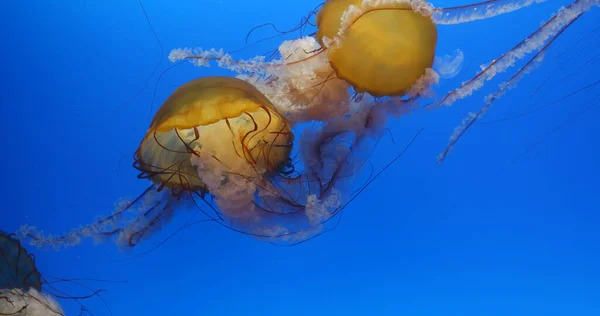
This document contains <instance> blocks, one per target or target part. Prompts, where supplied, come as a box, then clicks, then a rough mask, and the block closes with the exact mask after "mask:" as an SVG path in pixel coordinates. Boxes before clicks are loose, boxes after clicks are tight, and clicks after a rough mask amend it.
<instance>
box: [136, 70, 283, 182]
mask: <svg viewBox="0 0 600 316" xmlns="http://www.w3.org/2000/svg"><path fill="white" fill-rule="evenodd" d="M292 141H293V135H292V133H291V131H290V126H289V125H288V124H287V122H286V121H285V120H284V119H283V118H282V117H281V115H279V114H278V113H277V112H275V111H274V109H273V105H272V104H271V102H270V101H269V100H268V99H267V98H266V97H265V96H264V95H263V94H262V93H261V92H260V91H258V90H257V89H256V88H255V87H254V86H252V85H251V84H249V83H247V82H245V81H243V80H240V79H236V78H231V77H205V78H200V79H196V80H193V81H191V82H188V83H186V84H184V85H183V86H181V87H180V88H178V89H177V90H175V91H174V92H173V93H172V94H171V96H169V98H168V99H167V100H166V101H165V102H164V104H163V105H162V106H161V108H160V109H159V110H158V112H157V113H156V115H155V116H154V118H153V120H152V123H151V124H150V128H149V130H148V132H147V133H146V136H145V137H144V139H143V140H142V142H141V144H140V146H139V148H138V150H137V151H136V153H135V158H136V162H135V167H136V168H137V169H138V170H140V171H141V172H142V174H143V175H145V176H147V177H149V178H150V179H151V180H152V181H153V182H155V183H158V184H161V185H163V186H165V187H168V188H177V189H184V190H204V191H206V189H207V188H206V184H205V183H204V182H203V181H202V179H200V178H199V177H198V174H197V172H196V167H194V166H192V164H191V159H190V158H191V156H192V155H198V156H205V155H209V156H214V162H213V165H212V166H210V167H208V166H207V168H212V169H219V168H233V167H234V166H236V165H237V164H239V163H240V162H242V163H244V164H249V165H252V166H253V167H254V168H256V169H257V170H259V169H260V170H263V171H264V172H268V173H271V172H274V171H276V170H277V169H278V168H280V167H281V165H282V164H285V163H286V162H287V161H288V160H289V154H290V150H291V145H290V143H291V142H292Z"/></svg>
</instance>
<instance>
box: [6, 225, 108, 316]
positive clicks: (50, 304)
mask: <svg viewBox="0 0 600 316" xmlns="http://www.w3.org/2000/svg"><path fill="white" fill-rule="evenodd" d="M50 278H51V281H48V280H47V279H46V278H45V277H43V276H42V274H41V273H40V271H39V270H38V268H37V267H36V264H35V257H34V256H33V254H31V253H29V252H27V250H26V249H25V248H24V247H23V245H22V244H21V242H20V241H19V239H17V238H16V235H14V234H7V233H5V232H2V231H0V315H15V316H19V315H40V316H63V315H65V312H64V310H63V308H62V307H61V305H60V304H59V303H58V301H57V298H59V299H69V300H74V301H79V300H82V299H86V298H89V297H92V296H95V295H97V294H98V293H99V292H100V291H96V292H95V293H94V294H92V295H87V296H81V297H75V296H71V295H68V294H67V293H65V291H63V290H61V289H59V288H58V287H57V286H56V285H55V284H53V283H56V282H69V280H66V279H60V278H55V277H50ZM79 304H80V308H81V309H80V311H81V313H80V315H82V314H83V313H84V312H86V311H88V310H87V308H86V307H85V306H84V305H83V304H81V303H79Z"/></svg>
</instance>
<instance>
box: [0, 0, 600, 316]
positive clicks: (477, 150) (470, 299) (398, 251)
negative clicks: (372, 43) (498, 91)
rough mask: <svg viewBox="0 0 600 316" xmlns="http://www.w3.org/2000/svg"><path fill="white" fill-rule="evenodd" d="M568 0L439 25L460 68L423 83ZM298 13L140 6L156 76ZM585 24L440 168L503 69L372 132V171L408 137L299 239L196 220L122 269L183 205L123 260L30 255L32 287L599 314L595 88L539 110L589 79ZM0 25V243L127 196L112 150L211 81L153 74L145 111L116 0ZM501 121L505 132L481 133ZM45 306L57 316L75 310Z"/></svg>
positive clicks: (136, 61)
mask: <svg viewBox="0 0 600 316" xmlns="http://www.w3.org/2000/svg"><path fill="white" fill-rule="evenodd" d="M465 2H469V1H450V0H446V1H436V2H435V3H434V4H435V5H436V6H449V5H458V4H464V3H465ZM568 3H569V1H558V0H551V1H547V2H546V3H544V4H537V5H534V6H532V7H529V8H527V9H523V10H521V11H519V12H515V13H511V14H507V15H504V16H499V17H496V18H493V19H489V20H483V21H478V22H473V23H468V24H463V25H455V26H439V28H438V30H439V46H438V52H437V55H440V56H441V55H444V54H448V53H451V52H452V51H454V49H456V48H460V49H461V50H462V51H463V52H464V53H465V63H464V67H463V71H462V72H461V73H460V74H459V75H458V76H457V77H456V78H453V79H447V80H442V81H441V83H440V86H438V87H437V89H436V90H437V91H438V92H439V93H440V95H441V94H443V92H444V91H447V90H448V89H451V88H453V87H457V86H458V85H459V84H460V83H461V82H463V81H465V80H467V79H469V78H471V77H472V76H473V75H474V74H475V73H476V71H477V70H478V69H479V68H478V67H479V65H481V64H484V63H487V62H489V61H491V60H492V59H494V58H496V57H498V56H500V54H502V53H504V52H506V51H507V50H509V49H510V48H511V47H513V46H514V45H516V44H517V43H518V42H519V41H521V40H522V39H523V38H524V37H525V36H527V35H528V34H529V33H531V32H533V31H534V30H535V29H536V28H537V27H539V26H540V25H541V23H542V22H543V21H545V20H546V19H547V18H549V17H550V16H551V14H552V13H554V12H556V11H557V10H558V8H559V7H560V6H561V5H566V4H568ZM317 4H318V1H312V0H310V1H309V0H307V1H269V0H261V1H239V2H234V1H208V0H194V1H191V0H176V1H175V0H174V1H159V0H145V1H144V5H145V7H146V10H147V13H148V16H149V18H150V21H151V23H152V26H153V27H154V29H155V31H156V33H157V36H158V37H159V39H160V42H161V44H162V45H163V46H164V52H163V56H164V60H163V63H162V64H161V66H160V71H162V70H164V69H166V68H167V67H168V66H170V62H169V61H168V60H166V56H167V55H168V53H169V51H170V50H171V49H173V48H179V47H185V46H187V47H203V48H207V49H208V48H212V47H215V48H224V49H226V50H232V49H235V48H239V47H241V46H243V42H244V38H245V36H246V33H247V32H248V30H250V29H251V28H252V27H254V26H256V25H259V24H262V23H265V22H272V23H275V24H276V25H277V26H279V27H281V28H289V27H292V26H294V25H295V24H296V23H297V22H299V21H300V18H301V17H302V16H304V15H306V14H307V13H308V12H309V11H310V10H311V9H313V8H314V7H315V6H316V5H317ZM599 20H600V9H598V8H594V9H592V11H590V12H589V13H588V14H586V15H584V17H583V18H581V19H580V20H579V21H577V22H576V23H575V24H574V25H573V26H572V27H571V28H570V29H568V30H567V32H565V33H564V34H563V36H562V37H561V38H560V39H559V40H558V41H557V42H556V44H555V45H554V46H553V47H552V49H551V50H550V51H549V53H548V56H547V57H546V60H545V62H544V64H543V65H542V66H541V67H540V68H539V69H537V70H536V72H534V73H533V74H530V75H529V76H528V77H526V78H525V79H524V80H523V81H522V82H521V83H520V85H519V87H518V88H516V89H513V90H511V91H510V92H509V93H508V94H507V95H506V96H505V97H504V98H502V99H500V100H499V101H498V102H497V103H496V104H495V105H494V106H493V107H492V108H491V109H490V111H489V112H488V114H487V115H486V116H485V117H484V119H483V121H484V122H482V123H480V124H477V125H476V126H474V127H473V128H472V129H471V130H470V131H469V132H468V134H467V135H466V136H465V137H464V138H463V139H461V141H460V142H459V143H458V144H457V146H456V147H455V149H454V151H453V152H452V153H451V155H449V156H448V159H447V160H446V162H445V163H444V164H442V165H436V160H435V159H436V155H437V154H438V153H439V152H440V151H442V149H443V148H444V147H445V146H446V144H447V140H448V137H449V136H450V135H451V134H452V131H453V129H454V127H455V126H457V125H459V123H460V121H461V120H462V118H463V117H465V115H466V114H467V113H468V112H469V111H476V110H478V109H479V108H480V107H481V106H482V105H483V97H484V96H485V95H486V94H487V93H489V92H492V91H493V90H494V89H495V88H496V87H497V85H498V84H499V83H500V82H502V81H503V80H502V79H504V80H506V79H507V78H509V76H508V75H503V76H501V77H499V80H496V81H494V82H491V83H489V84H488V85H487V86H486V88H484V89H483V90H482V92H481V93H477V94H475V95H473V96H472V97H470V98H467V99H465V100H463V101H460V102H457V103H456V104H454V105H453V106H452V107H449V108H442V109H438V110H435V111H420V112H417V113H414V114H411V115H409V116H404V117H402V118H399V119H395V120H393V121H392V122H390V124H389V127H390V129H391V131H392V132H393V135H394V140H395V144H394V143H392V142H391V141H390V139H389V138H387V139H386V141H385V144H384V145H385V146H383V147H380V149H379V151H378V152H379V155H377V156H376V157H375V158H374V163H375V164H376V165H378V166H381V165H382V164H383V163H385V162H386V161H388V160H389V159H390V158H391V157H392V156H393V155H394V154H396V153H397V152H399V151H400V150H401V149H402V147H403V146H405V144H406V143H407V142H408V140H409V139H410V138H412V136H413V135H414V133H415V132H416V131H417V130H418V129H420V128H425V129H424V131H423V133H422V134H421V135H420V136H419V138H418V139H417V142H416V143H415V144H414V145H413V146H412V147H411V149H410V150H409V151H408V152H407V154H406V155H404V157H403V158H402V159H401V160H399V161H398V162H397V163H396V164H394V165H393V166H392V167H391V168H390V169H388V170H387V171H386V172H385V173H384V174H383V175H382V177H381V178H379V179H378V180H377V181H376V182H375V183H373V184H372V185H371V186H370V187H369V188H368V189H367V190H366V191H365V192H364V193H363V194H362V195H361V196H360V197H359V198H358V199H356V200H355V201H354V202H353V203H352V204H351V205H350V206H349V207H348V208H347V209H346V213H345V215H344V218H343V220H342V222H341V224H340V226H339V227H338V228H337V229H336V230H334V231H333V232H331V233H328V234H326V235H324V236H322V237H320V238H317V239H315V240H312V241H310V242H308V243H304V244H302V245H299V246H296V247H288V248H286V247H277V246H273V245H269V244H266V243H263V242H260V241H257V240H254V239H252V238H250V237H247V236H242V235H239V234H236V233H233V232H230V231H227V230H225V229H223V228H222V227H220V226H218V225H214V224H201V225H196V226H194V227H192V228H189V229H186V230H184V231H183V232H181V233H179V234H177V235H176V236H175V237H173V238H172V239H171V240H169V242H168V243H167V244H165V245H164V246H162V247H160V248H159V249H157V250H155V251H153V252H151V253H150V254H148V255H146V256H144V257H143V258H141V259H139V260H136V261H135V262H133V263H130V262H129V261H130V260H129V259H132V258H133V255H136V254H138V253H140V252H142V251H144V250H148V249H150V248H151V247H152V246H153V245H155V244H156V243H158V242H160V241H161V240H162V239H164V238H165V237H166V236H167V235H168V234H169V233H172V232H174V231H175V230H176V229H177V228H178V227H180V226H181V224H182V223H183V222H184V221H185V220H186V219H187V218H188V216H189V214H186V213H185V212H183V213H182V214H181V215H180V216H179V217H178V218H177V219H176V220H175V221H174V222H173V223H172V224H171V225H169V226H168V227H167V229H166V231H165V232H164V233H163V234H160V235H159V236H157V237H156V238H153V239H152V240H150V241H148V242H147V243H146V244H145V245H144V244H143V245H142V247H141V248H140V249H139V250H136V252H134V253H133V254H128V253H122V252H119V251H118V249H117V248H116V247H115V245H114V244H113V243H110V242H109V243H106V244H101V245H94V244H93V243H92V242H90V241H86V242H84V243H82V244H81V245H80V246H78V247H75V248H69V249H66V250H61V251H58V252H54V251H52V250H38V249H35V248H31V247H30V249H31V250H32V251H33V252H34V253H35V254H36V255H37V262H38V267H39V269H40V270H41V271H42V272H43V273H44V274H46V275H52V276H60V277H64V278H82V277H86V278H96V279H103V280H111V281H127V283H106V282H95V281H89V280H88V281H84V282H83V283H85V284H86V285H88V286H89V287H91V288H93V289H107V290H108V291H107V292H105V293H103V294H102V297H103V299H104V300H105V302H106V304H107V305H108V306H109V307H110V309H109V308H108V307H107V305H105V304H104V303H103V302H102V301H100V300H99V299H96V298H94V299H90V300H86V301H84V303H85V305H86V306H87V307H88V308H89V309H90V310H92V311H93V312H94V314H95V315H108V314H110V312H111V311H112V314H113V315H184V314H185V315H281V314H285V315H290V316H291V315H307V314H310V315H415V316H417V315H436V316H437V315H473V316H475V315H477V316H481V315H502V316H505V315H579V316H583V315H600V270H599V269H598V267H599V266H600V236H599V230H598V223H600V215H599V211H600V206H599V204H600V192H599V191H600V184H599V183H598V179H599V178H600V167H599V164H598V161H599V158H600V149H599V146H598V136H600V124H598V121H600V111H599V109H598V108H599V107H598V106H597V104H598V102H600V100H599V99H598V98H599V97H600V87H599V86H595V87H592V88H590V89H587V90H585V91H584V92H581V93H579V94H576V95H574V96H571V97H568V98H565V99H564V100H561V101H558V102H554V101H555V100H559V99H561V98H563V97H564V96H565V95H568V94H569V93H571V92H573V91H576V90H577V89H580V88H582V87H584V86H586V85H588V84H590V83H592V82H594V81H596V80H598V79H600V77H599V75H598V73H599V72H600V59H599V58H598V56H599V55H598V54H599V53H600V41H599V40H598V39H599V38H600V31H599V30H598V24H599V23H598V21H599ZM0 21H2V22H1V23H2V27H1V28H0V32H1V36H2V37H1V38H2V39H1V41H2V46H1V49H0V54H1V57H2V58H1V59H2V78H3V80H2V81H3V83H2V85H0V104H1V106H0V110H1V112H0V115H1V116H0V117H1V118H2V121H1V122H2V124H0V135H2V137H1V138H0V146H1V148H2V154H1V156H0V159H1V165H2V166H3V168H2V175H3V181H2V194H1V195H0V197H1V199H2V200H1V208H0V212H1V216H0V229H3V230H6V231H9V232H12V231H16V230H17V229H18V227H19V225H21V224H30V225H36V226H38V227H40V228H42V229H44V230H45V231H46V232H48V233H57V234H58V233H64V232H67V231H69V230H70V229H71V228H73V227H76V226H77V225H81V224H88V223H90V222H92V221H93V220H94V219H95V218H96V217H97V216H101V215H106V214H108V213H109V212H111V211H112V210H113V209H114V203H115V202H117V201H118V200H119V199H120V198H122V197H127V198H132V197H135V196H136V194H138V193H140V192H141V191H142V190H143V189H144V188H145V187H146V186H147V185H148V183H147V182H145V181H142V180H137V179H136V174H137V173H136V171H135V170H134V169H133V168H131V167H130V165H131V161H132V153H133V151H134V150H135V148H136V147H137V145H138V143H139V141H140V140H141V137H142V136H143V134H144V133H145V131H146V128H147V126H148V124H149V120H150V118H151V115H152V111H153V109H154V110H155V109H156V108H157V107H158V106H159V105H160V103H161V101H162V100H164V99H165V98H166V96H168V94H169V93H170V92H171V91H173V90H174V89H175V87H176V86H177V85H179V84H181V83H183V82H185V81H187V80H190V79H192V78H195V77H199V76H206V75H214V74H226V72H224V71H221V70H218V69H217V68H216V67H214V66H213V67H212V68H195V67H193V66H191V65H184V66H180V67H177V68H176V69H174V70H172V71H170V72H168V73H167V74H166V75H165V76H164V77H163V78H162V79H161V81H160V83H159V84H158V86H157V89H156V101H155V104H154V107H153V108H151V102H152V96H153V93H154V87H155V84H156V77H153V78H152V80H150V81H149V83H148V84H147V85H146V84H145V82H146V80H147V78H148V76H149V75H150V74H151V72H152V69H153V68H154V66H155V65H156V63H157V62H158V61H159V59H160V56H161V51H160V48H159V46H158V44H157V42H156V41H155V39H154V37H153V35H152V31H151V30H150V28H149V26H148V24H147V22H146V20H145V18H144V15H143V12H142V10H141V8H140V6H139V4H138V3H137V1H134V0H119V1H114V0H107V1H85V0H78V1H74V0H64V1H40V0H31V1H27V2H23V1H15V0H4V1H2V2H1V3H0ZM266 35H272V33H270V32H269V31H268V30H261V31H260V32H259V33H257V34H256V38H260V37H261V36H266ZM297 35H298V34H297V33H295V34H292V35H290V36H288V38H291V37H294V36H297ZM278 42H279V41H278V40H275V41H271V42H269V43H268V44H267V45H266V46H263V47H266V48H275V47H276V46H277V45H278ZM266 50H267V49H259V48H251V49H249V50H247V51H244V52H242V53H239V54H237V55H236V56H235V57H238V58H246V57H251V56H253V55H255V54H261V53H263V52H265V51H266ZM518 65H522V63H520V64H518ZM514 69H515V68H513V70H514ZM544 82H546V83H545V84H544V85H543V86H542V88H540V89H539V90H538V87H540V85H542V83H544ZM142 87H146V88H145V90H144V91H143V92H142V93H141V94H140V96H139V97H138V98H137V99H135V100H134V101H133V102H131V103H129V104H126V105H123V104H124V103H126V102H127V101H128V100H129V99H131V97H132V96H134V95H135V94H136V92H137V91H139V90H140V89H141V88H142ZM536 91H537V93H536ZM552 102H554V103H552ZM546 104H550V105H549V106H547V107H545V108H543V109H541V110H539V111H535V112H534V113H532V114H530V115H525V116H522V117H519V118H515V116H516V115H519V113H521V112H522V111H523V110H524V109H528V110H532V109H535V108H538V107H540V106H544V105H546ZM594 106H595V107H594ZM580 113H582V114H580ZM503 118H511V119H509V120H506V121H502V122H490V121H493V120H498V119H503ZM485 121H487V123H486V122H485ZM565 121H566V122H567V124H564V125H563V123H564V122H565ZM554 130H556V131H555V132H553V131H554ZM63 286H64V285H63ZM63 288H65V289H66V290H68V291H70V293H72V294H74V295H83V294H86V293H88V292H89V291H87V290H85V289H80V288H77V287H72V286H65V287H63ZM62 304H63V306H64V307H65V308H66V309H67V312H68V314H73V315H77V313H78V311H79V307H78V305H77V304H75V303H74V302H69V301H62Z"/></svg>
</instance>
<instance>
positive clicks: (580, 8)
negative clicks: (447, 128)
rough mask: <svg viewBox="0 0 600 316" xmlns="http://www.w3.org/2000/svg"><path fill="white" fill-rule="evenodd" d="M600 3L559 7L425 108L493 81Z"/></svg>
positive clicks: (581, 0) (583, 0) (579, 0)
mask: <svg viewBox="0 0 600 316" xmlns="http://www.w3.org/2000/svg"><path fill="white" fill-rule="evenodd" d="M598 4H599V2H598V0H576V1H574V2H573V3H572V4H570V5H569V6H568V7H567V8H565V9H561V10H560V11H559V12H558V13H556V14H554V15H553V16H552V17H551V18H550V19H549V20H548V21H547V22H546V23H544V24H543V25H542V26H541V27H540V28H538V29H537V30H535V31H534V32H533V33H531V34H530V35H529V36H527V37H526V38H525V39H524V40H522V41H521V42H519V43H518V44H517V45H516V46H515V47H513V48H512V49H511V50H509V51H508V52H506V53H504V54H502V55H501V56H500V57H498V58H497V59H495V60H493V61H492V62H491V63H490V64H489V65H487V66H486V67H484V68H483V70H482V71H481V72H479V73H478V74H477V75H476V76H474V77H473V78H471V79H470V80H468V81H467V82H465V83H463V84H462V85H461V86H460V87H459V88H457V89H455V90H453V91H451V92H450V93H448V94H446V95H445V96H444V97H443V98H442V99H441V100H440V101H439V102H436V103H434V104H433V105H428V106H427V107H433V108H437V107H439V106H442V105H446V106H448V105H452V104H453V103H454V102H456V101H457V100H460V99H463V98H465V97H467V96H469V95H471V94H473V92H475V91H477V90H479V89H480V88H481V87H483V85H484V84H485V83H486V82H487V81H489V80H492V79H493V78H494V77H495V76H496V75H497V74H499V73H503V72H505V71H506V70H507V69H508V68H510V67H512V66H513V65H514V64H515V63H516V62H517V61H518V60H521V59H523V58H524V57H525V56H527V55H528V54H530V53H532V52H534V51H537V50H539V49H541V48H542V47H543V46H544V45H545V44H546V43H547V42H548V41H549V40H552V39H553V38H555V37H556V35H557V34H558V33H559V32H560V31H561V30H562V29H563V27H564V26H565V25H567V24H569V23H571V22H572V21H573V20H574V19H576V18H577V17H579V16H580V14H582V13H585V12H586V11H587V10H589V9H590V8H591V7H593V6H597V5H598Z"/></svg>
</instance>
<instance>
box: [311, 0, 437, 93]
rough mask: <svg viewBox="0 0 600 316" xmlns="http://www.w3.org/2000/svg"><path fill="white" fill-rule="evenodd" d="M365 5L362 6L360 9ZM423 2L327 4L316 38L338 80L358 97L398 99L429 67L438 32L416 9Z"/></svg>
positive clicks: (336, 0) (345, 0) (340, 0)
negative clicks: (352, 88) (324, 50)
mask: <svg viewBox="0 0 600 316" xmlns="http://www.w3.org/2000/svg"><path fill="white" fill-rule="evenodd" d="M363 2H365V4H366V5H363ZM422 4H425V2H424V1H421V0H416V1H387V2H385V1H384V3H383V4H380V5H375V3H372V4H371V5H369V3H368V2H366V1H363V0H327V1H326V2H325V4H324V5H323V7H322V8H321V10H320V11H319V13H318V14H317V20H316V22H317V23H316V24H317V33H316V38H317V41H319V43H321V45H322V46H323V47H328V57H329V62H330V64H331V66H332V67H333V69H335V72H336V74H337V76H338V77H339V78H341V79H344V80H346V81H347V82H348V83H350V84H351V85H352V86H353V87H354V89H355V90H356V91H357V92H368V93H369V94H371V95H373V96H377V97H383V96H402V95H404V94H405V93H406V92H407V91H408V90H409V89H410V88H411V87H412V86H413V85H414V84H415V83H416V81H417V80H418V79H419V78H421V77H422V76H423V75H425V71H426V70H427V69H429V68H431V67H432V65H433V61H434V58H435V47H436V42H437V29H436V25H435V23H434V22H433V21H432V19H431V18H430V17H429V16H427V15H424V14H423V13H421V12H417V11H416V10H415V7H417V6H419V5H422Z"/></svg>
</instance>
